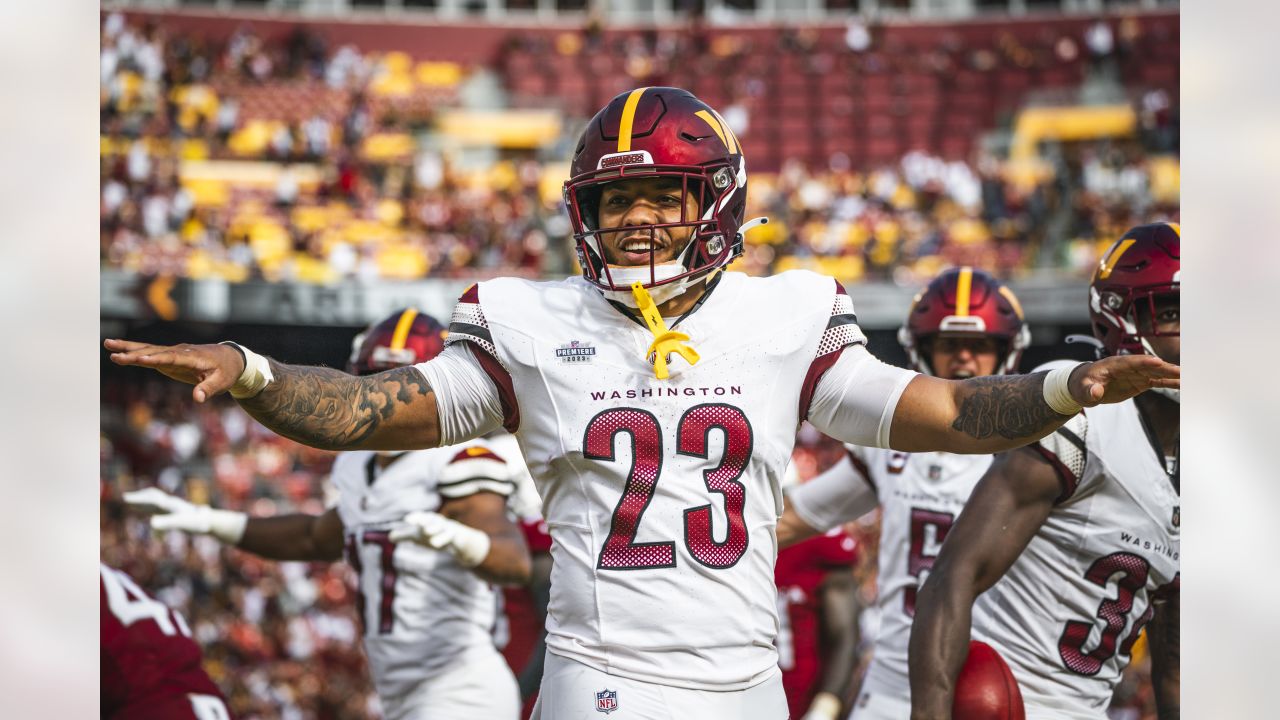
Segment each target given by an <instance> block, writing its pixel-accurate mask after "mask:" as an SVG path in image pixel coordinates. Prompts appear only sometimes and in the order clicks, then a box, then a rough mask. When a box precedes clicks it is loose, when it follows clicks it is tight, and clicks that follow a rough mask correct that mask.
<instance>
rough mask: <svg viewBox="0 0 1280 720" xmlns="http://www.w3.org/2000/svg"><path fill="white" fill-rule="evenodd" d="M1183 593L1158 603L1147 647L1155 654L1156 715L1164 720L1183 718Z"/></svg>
mask: <svg viewBox="0 0 1280 720" xmlns="http://www.w3.org/2000/svg"><path fill="white" fill-rule="evenodd" d="M1180 597H1181V593H1179V592H1178V591H1176V590H1175V591H1174V592H1173V593H1172V594H1171V595H1170V597H1169V598H1168V599H1167V600H1163V601H1159V600H1157V601H1155V602H1156V614H1155V617H1153V618H1152V619H1151V624H1150V625H1147V646H1148V647H1149V648H1150V650H1151V684H1152V685H1153V686H1154V688H1155V693H1156V715H1157V716H1158V717H1159V718H1160V720H1178V718H1179V717H1181V714H1182V713H1181V705H1182V704H1181V700H1180V691H1181V689H1182V648H1181V646H1182V642H1181V640H1182V638H1181V633H1180V632H1179V630H1178V623H1179V620H1180V619H1181V615H1182V601H1181V600H1180V599H1179V598H1180Z"/></svg>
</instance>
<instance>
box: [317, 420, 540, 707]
mask: <svg viewBox="0 0 1280 720" xmlns="http://www.w3.org/2000/svg"><path fill="white" fill-rule="evenodd" d="M377 460H378V455H377V453H374V452H369V451H355V452H346V453H342V454H340V455H338V457H337V458H336V459H335V460H334V463H333V471H332V475H331V479H332V482H333V483H334V485H335V487H336V488H337V490H338V515H339V517H341V519H342V525H343V528H344V531H345V533H346V555H347V561H348V562H349V563H350V564H351V566H352V568H354V569H355V571H356V574H357V575H358V584H359V585H358V596H357V603H358V605H359V613H360V618H361V621H362V622H363V625H364V643H365V651H366V652H367V654H368V656H369V670H370V674H371V675H372V676H373V680H374V684H375V686H376V687H377V690H378V695H379V697H381V698H382V699H383V702H384V703H386V702H388V701H389V700H390V701H394V700H395V699H396V698H400V697H404V696H406V695H407V694H408V693H411V692H412V689H413V688H414V687H415V686H416V685H417V684H418V683H419V682H420V681H422V680H424V679H427V678H430V677H433V676H435V675H437V674H439V673H442V672H444V671H446V670H448V669H449V667H450V666H452V665H455V664H457V663H459V662H465V658H466V657H467V656H469V654H470V653H475V652H481V653H494V652H496V651H495V649H494V647H493V639H492V637H491V635H490V632H491V629H492V627H493V625H494V619H495V617H494V616H495V612H496V608H497V596H496V592H495V590H494V589H493V587H492V586H490V585H489V584H488V583H486V582H485V581H484V580H481V579H480V578H479V577H477V576H476V575H475V573H473V572H472V571H471V570H468V569H467V568H464V567H462V566H461V565H459V564H458V562H457V560H455V559H454V558H453V556H452V555H450V554H449V553H446V552H440V551H437V550H432V549H430V548H427V547H424V546H422V545H418V544H416V543H412V542H402V543H393V542H391V540H390V539H388V533H389V531H390V530H391V528H392V527H394V526H396V525H397V524H398V523H399V522H400V521H401V520H402V519H403V518H404V516H405V515H407V514H408V513H411V512H414V511H417V510H438V509H439V508H440V506H441V504H442V503H443V502H444V500H446V499H450V498H462V497H466V496H468V495H472V494H474V493H477V492H481V491H488V492H494V493H497V494H499V495H502V496H504V497H506V496H510V494H511V492H512V491H513V490H514V489H515V488H514V485H513V484H512V482H511V480H510V478H509V477H508V476H509V474H510V470H509V468H508V464H507V463H506V462H505V461H504V460H503V459H502V458H501V457H499V456H498V455H497V454H495V453H494V452H493V451H492V450H491V449H490V448H489V447H488V446H487V445H485V444H484V443H483V442H478V441H477V442H470V443H464V444H462V445H454V446H451V447H443V448H434V449H431V450H418V451H414V452H408V453H405V454H403V455H401V456H400V457H398V458H396V460H395V461H394V462H392V463H391V464H390V465H388V466H387V467H386V468H379V467H378V464H377Z"/></svg>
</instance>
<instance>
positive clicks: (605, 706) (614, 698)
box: [596, 690, 618, 715]
mask: <svg viewBox="0 0 1280 720" xmlns="http://www.w3.org/2000/svg"><path fill="white" fill-rule="evenodd" d="M617 709H618V691H617V690H601V691H600V692H598V693H596V712H602V713H604V714H605V715H608V714H609V713H611V712H613V711H614V710H617Z"/></svg>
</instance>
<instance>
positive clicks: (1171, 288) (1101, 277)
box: [1089, 223, 1182, 355]
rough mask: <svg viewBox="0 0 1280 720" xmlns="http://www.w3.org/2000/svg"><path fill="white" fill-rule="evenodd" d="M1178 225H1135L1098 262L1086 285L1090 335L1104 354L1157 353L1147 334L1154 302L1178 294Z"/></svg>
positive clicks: (1150, 333) (1151, 328)
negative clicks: (1091, 333)
mask: <svg viewBox="0 0 1280 720" xmlns="http://www.w3.org/2000/svg"><path fill="white" fill-rule="evenodd" d="M1181 238H1182V229H1181V228H1180V227H1178V225H1177V224H1176V223H1153V224H1151V225H1139V226H1137V227H1135V228H1133V229H1132V230H1130V231H1129V232H1127V233H1125V234H1124V237H1121V238H1120V239H1119V240H1117V241H1116V242H1115V244H1114V245H1112V246H1111V248H1110V249H1109V250H1107V252H1106V254H1104V255H1103V256H1102V260H1101V261H1099V262H1098V269H1097V270H1096V271H1095V272H1094V274H1093V281H1092V282H1091V283H1089V319H1090V320H1091V321H1092V322H1093V335H1094V337H1096V338H1097V339H1098V341H1099V342H1101V343H1102V347H1103V352H1105V353H1106V354H1108V355H1144V354H1145V355H1155V352H1153V351H1152V349H1151V345H1150V344H1149V343H1148V342H1147V340H1146V339H1147V338H1148V337H1154V336H1158V335H1165V336H1172V335H1177V334H1178V333H1177V332H1172V333H1168V332H1166V333H1161V332H1159V331H1158V330H1157V329H1156V323H1155V315H1156V302H1157V300H1158V299H1160V298H1169V297H1170V296H1172V298H1174V299H1175V300H1176V299H1177V297H1178V286H1179V284H1180V277H1179V275H1180V274H1181V273H1180V271H1181V268H1182V263H1181V259H1180V246H1181Z"/></svg>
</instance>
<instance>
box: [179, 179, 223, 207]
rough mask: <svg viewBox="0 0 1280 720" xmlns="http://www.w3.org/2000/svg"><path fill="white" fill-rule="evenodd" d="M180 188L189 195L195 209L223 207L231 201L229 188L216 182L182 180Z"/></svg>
mask: <svg viewBox="0 0 1280 720" xmlns="http://www.w3.org/2000/svg"><path fill="white" fill-rule="evenodd" d="M182 186H183V187H185V188H186V189H187V192H190V193H191V196H192V198H194V199H195V203H196V207H223V206H225V205H226V204H227V202H228V201H229V200H230V199H231V188H230V187H229V186H228V185H227V183H224V182H221V181H218V180H183V181H182Z"/></svg>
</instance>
